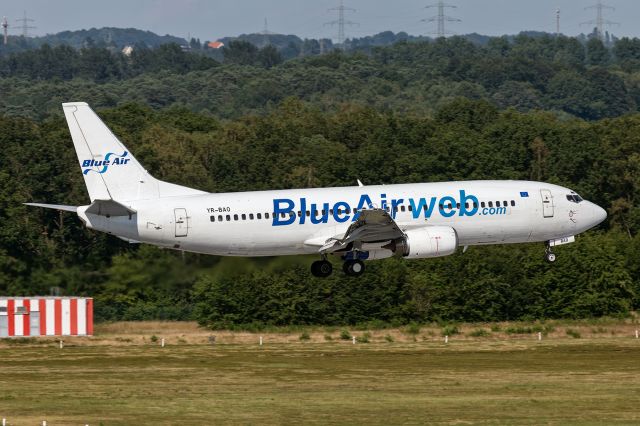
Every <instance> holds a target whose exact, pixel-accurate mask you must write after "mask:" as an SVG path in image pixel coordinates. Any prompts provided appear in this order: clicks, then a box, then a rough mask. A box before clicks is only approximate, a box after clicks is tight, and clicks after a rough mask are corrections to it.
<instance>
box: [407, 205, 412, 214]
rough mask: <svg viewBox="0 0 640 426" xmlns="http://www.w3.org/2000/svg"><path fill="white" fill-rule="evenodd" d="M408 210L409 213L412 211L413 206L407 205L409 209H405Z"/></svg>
mask: <svg viewBox="0 0 640 426" xmlns="http://www.w3.org/2000/svg"><path fill="white" fill-rule="evenodd" d="M407 208H408V209H409V211H410V212H412V211H413V206H412V205H411V204H409V207H407Z"/></svg>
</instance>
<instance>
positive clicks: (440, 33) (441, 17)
mask: <svg viewBox="0 0 640 426" xmlns="http://www.w3.org/2000/svg"><path fill="white" fill-rule="evenodd" d="M432 7H436V8H438V14H437V15H436V16H432V17H431V18H427V19H422V20H421V22H437V23H438V28H437V30H436V32H435V33H434V32H431V33H429V34H436V36H437V37H438V38H440V37H446V35H447V34H452V33H451V32H450V31H447V30H445V28H444V23H445V22H462V21H461V20H460V19H458V18H453V17H451V16H447V15H445V14H444V10H445V9H446V8H449V9H457V6H454V5H452V4H447V3H445V2H443V1H439V2H437V3H434V4H430V5H427V6H425V9H430V8H432Z"/></svg>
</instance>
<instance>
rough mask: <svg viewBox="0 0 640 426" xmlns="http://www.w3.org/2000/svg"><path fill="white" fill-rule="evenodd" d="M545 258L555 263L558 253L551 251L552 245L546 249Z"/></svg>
mask: <svg viewBox="0 0 640 426" xmlns="http://www.w3.org/2000/svg"><path fill="white" fill-rule="evenodd" d="M544 260H546V261H547V262H549V263H553V262H555V261H556V254H555V253H554V252H552V251H551V247H549V246H547V247H546V248H545V249H544Z"/></svg>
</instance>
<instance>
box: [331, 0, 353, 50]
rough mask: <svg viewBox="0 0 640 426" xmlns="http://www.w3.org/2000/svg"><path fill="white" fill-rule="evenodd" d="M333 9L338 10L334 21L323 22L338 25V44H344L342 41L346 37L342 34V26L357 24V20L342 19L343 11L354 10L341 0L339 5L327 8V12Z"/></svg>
mask: <svg viewBox="0 0 640 426" xmlns="http://www.w3.org/2000/svg"><path fill="white" fill-rule="evenodd" d="M333 11H337V12H338V19H336V20H335V21H331V22H327V23H325V25H331V26H334V25H336V24H337V25H338V44H339V45H341V46H342V45H344V41H345V40H346V37H345V35H344V26H345V25H349V26H353V25H359V24H358V23H357V22H352V21H347V20H345V19H344V12H345V11H349V12H355V11H356V10H355V9H352V8H350V7H346V6H345V5H344V4H343V3H342V0H340V5H338V7H333V8H331V9H329V10H328V12H333Z"/></svg>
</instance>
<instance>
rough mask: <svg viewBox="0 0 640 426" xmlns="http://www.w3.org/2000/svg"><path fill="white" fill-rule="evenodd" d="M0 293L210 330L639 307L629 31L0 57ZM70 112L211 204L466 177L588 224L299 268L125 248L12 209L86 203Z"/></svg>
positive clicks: (580, 314)
mask: <svg viewBox="0 0 640 426" xmlns="http://www.w3.org/2000/svg"><path fill="white" fill-rule="evenodd" d="M0 93H1V94H2V96H1V97H0V145H1V146H2V155H1V156H0V221H1V225H0V293H1V294H3V295H36V294H50V293H51V292H59V293H60V294H69V295H87V296H92V297H94V298H95V299H96V319H97V320H101V321H107V320H121V319H127V320H141V319H178V320H183V319H184V320H186V319H193V320H197V321H199V322H200V323H201V324H203V325H206V326H211V327H249V326H251V327H262V326H267V325H291V324H327V325H342V324H362V323H375V324H381V325H383V324H393V325H397V324H406V323H409V322H419V323H420V322H422V323H424V322H431V321H443V322H452V321H453V322H455V321H497V320H516V319H527V320H533V319H541V320H542V319H546V318H585V317H593V316H603V315H612V316H625V315H629V313H630V312H631V311H633V310H637V309H638V308H640V262H639V260H640V235H639V231H640V202H639V200H640V114H638V112H637V110H638V105H639V104H640V40H638V39H626V38H622V39H620V40H617V41H616V42H615V44H613V45H605V44H603V43H602V42H600V41H599V40H597V39H593V38H592V39H590V40H588V41H585V42H583V41H581V40H578V39H575V38H568V37H557V38H556V37H550V36H544V37H528V36H517V37H511V38H506V37H499V38H490V39H489V40H488V42H487V43H486V44H483V45H479V44H476V43H473V42H471V41H469V40H466V39H464V38H462V37H452V38H449V39H439V40H436V41H429V42H424V41H415V42H409V41H400V42H398V43H395V44H393V45H390V46H383V47H373V48H367V49H366V50H364V49H362V50H359V49H354V50H352V51H347V52H341V51H334V52H330V53H325V54H323V55H319V54H316V55H312V56H300V57H295V58H292V59H287V58H286V57H285V56H283V55H282V53H281V52H280V51H279V50H278V49H275V48H273V47H270V46H265V47H261V48H258V47H256V46H253V45H251V44H249V43H247V42H243V41H238V42H232V43H229V44H228V46H226V47H225V51H224V58H223V59H222V60H220V61H218V60H216V59H214V58H210V57H207V56H206V55H201V54H200V53H198V52H184V51H183V50H181V49H179V48H178V47H177V46H176V45H171V44H168V45H162V46H160V47H158V48H140V49H137V51H136V50H134V52H133V54H132V55H131V56H130V57H127V56H124V55H122V54H120V53H118V52H113V51H110V50H108V49H105V48H102V47H83V48H80V49H75V48H72V47H69V46H64V45H61V46H56V47H50V46H48V45H44V46H42V47H39V48H37V49H32V50H28V51H24V52H19V53H12V54H8V55H3V56H0ZM65 101H86V102H88V103H89V104H90V105H92V106H93V107H94V108H95V109H96V110H97V111H98V113H99V115H100V116H101V117H102V118H103V119H104V120H105V122H106V123H107V124H108V125H109V126H110V127H111V128H112V130H113V131H114V133H115V134H116V135H117V136H118V137H120V138H121V140H122V141H123V142H124V143H125V144H126V145H127V146H128V147H129V148H130V149H131V151H132V152H134V153H135V154H136V157H137V158H138V159H139V160H140V161H141V162H142V164H143V165H144V166H145V167H146V168H147V169H148V170H149V171H150V172H151V173H152V174H153V175H154V176H156V177H158V178H161V179H163V180H167V181H171V182H175V183H179V184H182V185H187V186H191V187H195V188H198V189H202V190H206V191H212V192H225V191H244V190H263V189H284V188H302V187H321V186H350V185H354V184H355V183H356V179H360V180H362V181H363V182H365V183H366V184H383V183H386V184H392V183H405V182H432V181H447V180H468V179H532V180H540V181H546V182H551V183H557V184H560V185H564V186H568V187H571V188H573V189H575V190H576V191H577V192H579V193H580V194H581V195H582V196H583V197H584V198H586V199H588V200H591V201H593V202H595V203H597V204H599V205H601V206H603V207H605V208H606V209H607V211H608V213H609V217H608V219H607V221H606V222H605V223H604V224H603V225H601V226H600V227H599V228H597V229H596V230H592V231H589V232H587V233H586V234H583V235H580V236H579V237H578V238H577V241H576V243H574V244H570V245H567V246H562V247H560V248H559V249H558V251H557V253H558V261H557V262H556V263H555V264H553V265H549V264H546V263H545V262H544V260H543V248H544V247H543V245H542V244H524V245H513V246H489V247H471V248H469V250H468V251H467V252H466V253H462V252H461V251H460V252H459V253H456V254H454V255H452V256H449V257H445V258H439V259H432V260H419V261H404V260H402V259H388V260H384V261H378V262H372V263H371V264H369V267H368V272H367V273H366V274H365V275H364V276H362V277H360V278H349V277H346V276H343V275H342V274H334V275H333V276H332V277H330V278H329V279H317V278H313V277H312V276H311V274H310V272H309V271H308V266H309V264H310V262H311V261H312V260H314V259H313V258H309V257H291V258H260V259H240V258H218V257H213V256H203V255H196V254H190V253H182V252H176V251H170V250H160V249H157V248H154V247H151V246H145V245H142V246H139V245H135V244H129V243H126V242H124V241H121V240H119V239H117V238H115V237H112V236H107V235H104V234H99V233H96V232H93V231H90V230H86V229H84V228H83V226H82V224H81V222H80V221H79V220H78V219H77V218H76V217H73V215H71V214H68V213H58V212H52V211H45V210H42V209H35V208H31V207H26V206H24V205H23V204H22V203H25V202H47V203H57V204H72V205H83V204H87V203H88V196H87V193H86V189H85V187H84V183H83V180H82V177H81V173H80V169H79V168H78V165H77V159H76V157H75V152H74V150H73V146H72V143H71V139H70V136H69V132H68V129H67V128H66V123H65V121H64V118H63V115H62V110H61V107H60V103H61V102H65Z"/></svg>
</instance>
